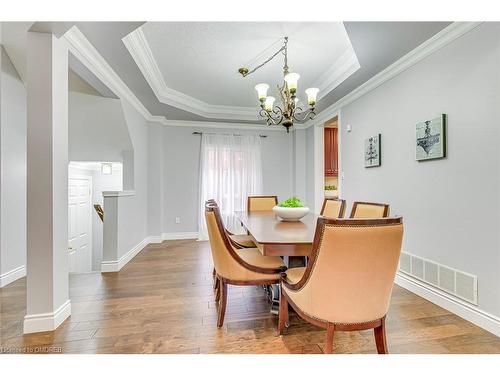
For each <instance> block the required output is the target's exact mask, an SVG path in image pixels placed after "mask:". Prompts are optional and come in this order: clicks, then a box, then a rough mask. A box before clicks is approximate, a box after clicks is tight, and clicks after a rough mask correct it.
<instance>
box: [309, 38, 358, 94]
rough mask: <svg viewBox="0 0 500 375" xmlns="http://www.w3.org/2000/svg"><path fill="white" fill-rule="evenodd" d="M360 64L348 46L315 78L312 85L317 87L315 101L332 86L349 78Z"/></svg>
mask: <svg viewBox="0 0 500 375" xmlns="http://www.w3.org/2000/svg"><path fill="white" fill-rule="evenodd" d="M360 67H361V66H360V65H359V61H358V57H357V56H356V53H355V52H354V49H353V48H352V47H350V48H348V49H347V50H346V51H345V52H344V53H343V54H342V55H341V56H340V57H339V58H338V59H337V60H336V61H335V63H334V64H333V65H331V67H330V68H329V69H327V70H325V72H323V74H321V76H320V77H319V78H318V79H317V80H316V82H315V84H314V85H313V86H314V87H317V88H319V95H318V99H317V101H320V100H321V99H322V98H324V97H325V96H326V95H327V94H328V93H330V92H331V91H332V90H333V89H334V88H336V87H337V86H338V85H340V84H341V83H342V82H344V81H345V80H346V79H347V78H349V77H350V76H351V75H352V74H353V73H354V72H356V71H357V70H358V69H359V68H360Z"/></svg>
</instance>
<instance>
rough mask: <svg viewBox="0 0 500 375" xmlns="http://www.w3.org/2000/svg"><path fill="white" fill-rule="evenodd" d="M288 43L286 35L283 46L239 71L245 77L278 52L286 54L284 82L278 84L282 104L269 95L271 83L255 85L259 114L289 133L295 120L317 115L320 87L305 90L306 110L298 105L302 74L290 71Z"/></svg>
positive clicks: (268, 123)
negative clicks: (269, 55)
mask: <svg viewBox="0 0 500 375" xmlns="http://www.w3.org/2000/svg"><path fill="white" fill-rule="evenodd" d="M287 43H288V37H285V40H284V43H283V46H282V47H281V48H280V49H279V50H278V51H277V52H276V53H275V54H274V55H272V56H271V57H270V58H268V59H267V60H266V61H264V62H263V63H262V64H260V65H258V66H257V67H255V68H254V69H252V70H249V69H248V68H240V69H239V70H238V72H239V73H240V74H241V75H242V76H243V77H246V76H248V75H249V74H252V73H253V72H255V71H256V70H257V69H259V68H261V67H262V66H264V65H265V64H267V63H268V62H269V61H271V60H272V59H273V58H274V57H276V56H277V55H278V54H280V53H282V54H283V55H284V60H285V63H284V66H283V83H282V85H281V86H280V85H277V90H278V93H279V96H280V102H281V103H280V105H274V103H275V98H274V97H273V96H268V91H269V85H268V84H267V83H259V84H258V85H256V86H255V90H256V91H257V97H258V99H259V102H260V108H261V109H260V111H259V115H260V116H261V117H263V118H264V119H265V120H266V123H267V125H269V126H270V125H282V126H284V127H285V128H286V131H287V133H288V132H289V131H290V127H292V126H293V124H294V123H295V121H304V120H306V119H307V118H310V119H313V118H314V117H315V116H316V113H315V112H314V109H315V107H316V99H317V95H318V92H319V89H317V88H315V87H312V88H308V89H307V90H305V93H306V95H307V104H308V106H309V107H308V108H307V109H306V110H304V109H302V108H301V107H300V106H299V105H298V103H299V99H298V97H297V96H296V93H297V89H298V81H299V79H300V75H299V74H298V73H293V72H292V73H290V72H289V68H288V55H287Z"/></svg>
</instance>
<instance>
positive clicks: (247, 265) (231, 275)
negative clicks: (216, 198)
mask: <svg viewBox="0 0 500 375" xmlns="http://www.w3.org/2000/svg"><path fill="white" fill-rule="evenodd" d="M205 220H206V223H207V229H208V238H209V240H210V248H211V251H212V258H213V262H214V265H215V270H216V278H217V284H218V287H217V288H216V299H215V300H216V301H217V302H219V306H218V310H219V311H218V319H217V327H219V328H220V327H222V325H223V324H224V315H225V312H226V305H227V286H228V285H272V284H278V283H279V280H280V272H283V271H285V270H286V267H285V264H284V263H283V260H282V259H281V258H280V257H274V256H264V255H262V254H261V253H260V251H259V249H257V248H247V249H237V248H235V247H233V246H232V245H231V242H230V241H229V239H228V236H227V235H226V233H225V229H224V225H223V224H222V218H221V215H220V212H219V207H218V206H217V205H216V204H215V202H206V205H205Z"/></svg>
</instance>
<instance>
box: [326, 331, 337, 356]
mask: <svg viewBox="0 0 500 375" xmlns="http://www.w3.org/2000/svg"><path fill="white" fill-rule="evenodd" d="M334 333H335V325H334V324H333V323H328V324H327V326H326V348H325V353H326V354H332V353H333V335H334Z"/></svg>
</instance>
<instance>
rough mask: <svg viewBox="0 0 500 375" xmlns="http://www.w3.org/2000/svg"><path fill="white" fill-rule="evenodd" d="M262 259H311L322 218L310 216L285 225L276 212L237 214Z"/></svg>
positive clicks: (311, 214)
mask: <svg viewBox="0 0 500 375" xmlns="http://www.w3.org/2000/svg"><path fill="white" fill-rule="evenodd" d="M235 215H236V217H237V219H238V220H239V221H240V222H241V225H242V226H243V227H244V228H245V229H246V230H247V232H248V233H249V235H250V236H251V237H252V240H253V241H254V242H255V244H256V245H257V248H258V249H259V250H260V252H261V253H262V255H269V256H283V257H308V256H309V255H310V254H311V249H312V245H313V241H314V233H315V231H316V223H317V221H318V217H320V215H317V214H314V213H308V214H307V215H306V216H304V217H303V218H302V219H300V220H298V221H284V220H283V219H281V218H280V217H278V216H277V215H276V214H275V213H274V212H273V211H236V212H235Z"/></svg>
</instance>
